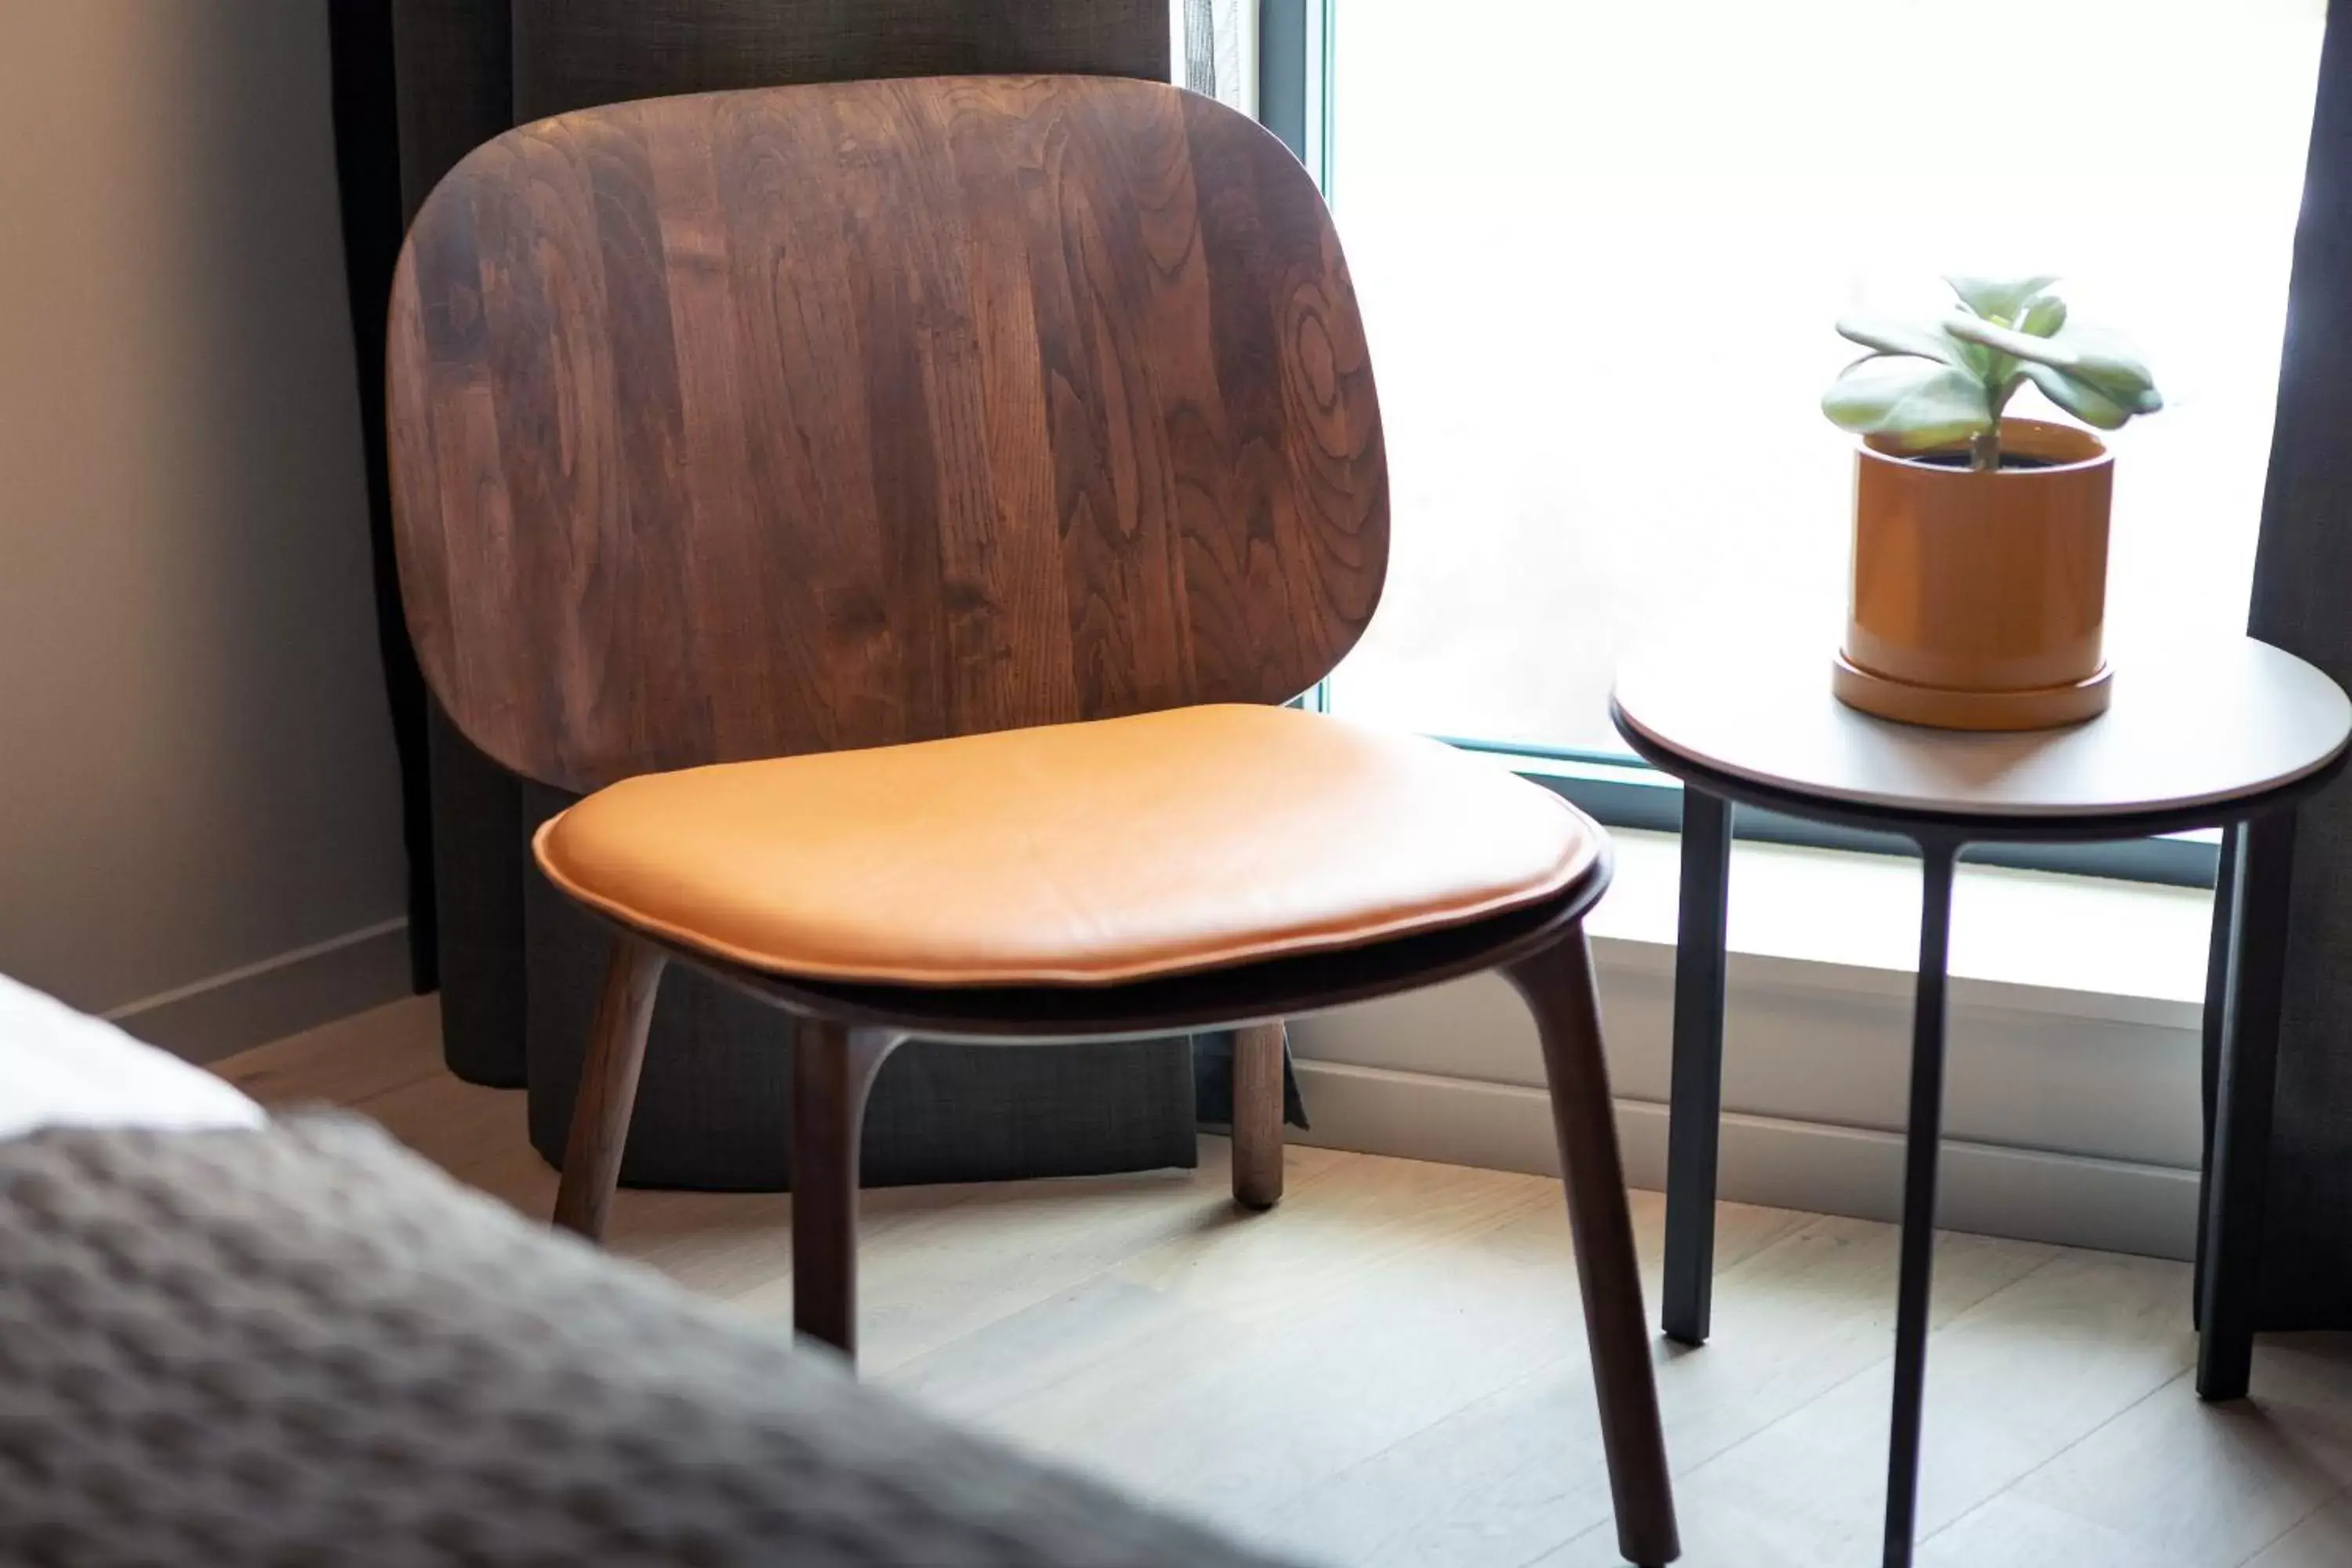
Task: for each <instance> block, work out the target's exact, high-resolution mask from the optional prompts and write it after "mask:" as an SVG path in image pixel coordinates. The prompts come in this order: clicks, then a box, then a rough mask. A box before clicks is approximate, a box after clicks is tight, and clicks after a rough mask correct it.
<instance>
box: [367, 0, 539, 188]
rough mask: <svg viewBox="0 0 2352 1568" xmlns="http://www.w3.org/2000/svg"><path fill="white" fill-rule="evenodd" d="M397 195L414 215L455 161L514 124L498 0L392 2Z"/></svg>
mask: <svg viewBox="0 0 2352 1568" xmlns="http://www.w3.org/2000/svg"><path fill="white" fill-rule="evenodd" d="M392 38H393V60H394V69H395V71H396V72H397V74H398V81H399V93H400V195H401V205H402V209H403V210H404V212H405V213H406V214H407V215H408V216H411V217H414V216H415V215H416V209H417V208H418V207H419V206H421V205H424V202H425V197H426V196H427V195H431V194H432V191H433V187H434V186H435V185H436V184H440V183H441V176H442V175H444V174H447V173H448V172H449V170H450V168H451V167H452V166H453V165H455V164H456V163H457V160H458V159H460V158H462V157H464V156H465V155H466V154H467V153H470V152H472V151H473V150H474V149H475V148H477V147H478V146H480V145H481V144H482V143H483V142H487V141H488V140H489V139H490V138H491V137H493V136H496V135H497V134H498V133H499V132H501V131H504V130H506V129H507V128H508V127H509V126H510V125H512V124H513V123H514V122H515V115H514V55H513V47H512V46H513V34H512V29H511V27H510V26H509V22H508V17H507V7H506V6H505V5H500V4H497V3H495V0H393V7H392Z"/></svg>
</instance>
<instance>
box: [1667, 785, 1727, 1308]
mask: <svg viewBox="0 0 2352 1568" xmlns="http://www.w3.org/2000/svg"><path fill="white" fill-rule="evenodd" d="M1682 856H1683V861H1682V868H1683V880H1682V907H1681V914H1680V918H1679V926H1680V929H1679V930H1678V931H1676V932H1675V1067H1674V1086H1673V1089H1672V1090H1671V1091H1670V1095H1669V1101H1670V1103H1669V1105H1668V1108H1667V1116H1666V1276H1665V1289H1664V1302H1665V1304H1664V1310H1663V1312H1662V1314H1661V1316H1662V1319H1663V1322H1664V1328H1665V1331H1666V1334H1667V1336H1668V1337H1669V1338H1671V1339H1675V1340H1679V1341H1681V1342H1683V1343H1684V1344H1686V1345H1696V1344H1704V1343H1706V1332H1707V1314H1708V1307H1709V1303H1710V1301H1711V1299H1712V1297H1713V1294H1714V1284H1715V1155H1716V1142H1717V1129H1718V1124H1719V1122H1720V1120H1721V1116H1722V1111H1723V973H1724V963H1725V952H1724V948H1725V925H1724V922H1725V916H1726V912H1727V909H1728V907H1729V894H1730V886H1731V803H1730V802H1729V801H1727V800H1725V799H1723V798H1722V797H1721V796H1719V795H1708V794H1706V792H1705V791H1703V790H1698V789H1694V788H1692V787H1690V786H1689V785H1687V784H1686V785H1685V786H1684V788H1683V847H1682Z"/></svg>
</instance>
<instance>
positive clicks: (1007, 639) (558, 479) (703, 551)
mask: <svg viewBox="0 0 2352 1568" xmlns="http://www.w3.org/2000/svg"><path fill="white" fill-rule="evenodd" d="M389 361H390V364H389V380H390V388H389V404H390V421H391V448H392V469H393V490H394V508H395V521H396V538H397V541H398V548H399V560H400V581H401V594H402V598H403V600H404V603H405V605H406V607H407V616H408V625H409V630H410V634H411V636H412V637H414V638H415V644H416V650H417V656H418V658H419V660H420V661H421V663H422V664H423V666H424V669H425V678H426V679H427V681H428V682H429V683H430V684H431V686H432V688H433V690H434V692H435V693H436V695H437V696H438V697H439V699H440V700H441V702H442V703H443V705H444V706H445V707H446V709H447V710H448V711H449V713H450V715H451V716H452V717H453V718H454V719H455V720H456V721H457V725H458V727H459V729H461V730H462V731H464V732H465V733H466V734H467V736H468V737H469V738H470V739H471V740H472V741H473V742H474V743H475V744H477V745H478V746H479V747H480V748H481V749H482V750H483V751H485V752H488V754H489V755H490V756H491V757H493V758H495V759H496V760H497V761H499V763H503V764H504V765H506V766H507V767H509V768H510V769H513V770H514V771H516V772H518V773H524V774H527V775H529V776H530V777H532V778H535V779H538V780H540V781H541V782H542V783H546V784H554V785H558V786H560V787H562V788H567V789H572V790H588V789H593V788H596V787H598V786H601V785H603V784H607V783H610V782H612V781H614V780H615V779H618V778H622V777H625V776H627V775H630V774H633V773H645V772H649V771H653V770H656V769H666V768H676V767H684V766H688V765H692V764H696V763H710V762H721V761H731V760H739V759H746V758H753V757H766V756H780V755H789V754H794V753H800V752H822V751H831V750H836V749H841V748H845V747H853V746H871V745H883V744H889V743H893V742H905V741H916V740H925V739H930V738H934V737H938V736H945V735H955V734H962V733H968V732H971V731H986V730H998V729H1007V728H1012V727H1014V726H1020V725H1029V724H1043V723H1051V722H1055V721H1065V720H1076V719H1094V718H1107V717H1111V716H1114V715H1118V714H1124V713H1132V712H1139V711H1143V710H1152V709H1159V708H1167V707H1173V706H1178V705H1181V704H1186V703H1195V702H1220V701H1248V702H1276V701H1282V700H1286V699H1288V698H1290V697H1292V696H1294V695H1296V694H1297V693H1298V692H1299V691H1302V690H1304V689H1307V687H1309V686H1311V685H1313V684H1314V682H1315V681H1317V680H1318V679H1321V677H1322V676H1323V675H1324V674H1325V673H1326V672H1327V671H1328V670H1329V669H1330V668H1331V667H1332V665H1334V664H1335V663H1337V662H1338V661H1339V658H1340V656H1341V655H1343V654H1344V653H1346V652H1347V650H1348V649H1349V647H1351V646H1352V645H1353V644H1354V642H1355V641H1356V638H1357V637H1358V636H1359V635H1360V633H1361V631H1362V629H1363V626H1364V624H1365V622H1366V621H1367V620H1368V619H1370V616H1371V613H1372V608H1373V605H1375V604H1376V603H1377V601H1378V599H1379V597H1380V590H1381V576H1382V573H1383V571H1384V569H1385V567H1386V564H1387V557H1388V480H1387V468H1386V462H1385V458H1384V457H1383V454H1382V450H1381V426H1380V415H1379V408H1378V405H1377V403H1376V401H1375V398H1374V395H1373V390H1372V378H1371V370H1370V364H1369V363H1368V361H1367V359H1366V355H1365V351H1364V340H1363V331H1362V327H1361V323H1360V321H1359V319H1358V315H1357V310H1356V300H1355V295H1354V292H1353V290H1352V289H1351V287H1350V285H1349V279H1348V270H1347V265H1346V263H1345V261H1344V260H1343V259H1342V258H1341V256H1340V253H1339V239H1338V237H1337V236H1336V235H1335V234H1334V232H1333V230H1332V226H1331V220H1330V215H1329V213H1328V211H1327V210H1326V209H1325V207H1324V205H1323V202H1322V199H1321V197H1320V196H1319V195H1318V194H1317V192H1316V190H1315V188H1314V185H1313V184H1312V182H1311V181H1310V180H1309V179H1308V178H1307V174H1306V172H1305V171H1304V170H1302V169H1301V168H1300V167H1299V166H1298V164H1297V162H1296V161H1295V160H1293V159H1292V157H1291V156H1290V154H1289V153H1287V152H1286V151H1285V150H1284V148H1283V147H1282V145H1281V143H1280V142H1276V140H1275V139H1274V138H1273V137H1271V136H1270V135H1268V134H1267V133H1266V132H1265V131H1264V130H1263V129H1261V128H1260V127H1259V126H1257V125H1256V124H1255V123H1254V122H1253V121H1249V120H1247V119H1245V118H1244V117H1243V116H1241V115H1239V114H1236V113H1234V111H1232V110H1228V109H1226V108H1224V107H1223V106H1222V105H1220V104H1217V103H1215V102H1213V101H1212V100H1207V99H1203V98H1200V97H1196V96H1194V95H1192V94H1189V93H1184V92H1181V91H1179V90H1177V89H1174V88H1171V87H1165V86H1160V85H1157V84H1153V83H1148V82H1137V81H1126V80H1114V79H1097V78H1085V77H1046V78H1033V79H1020V78H995V77H986V78H937V79H925V80H913V81H877V82H851V83H844V84H837V85H824V86H810V87H789V88H777V89H766V90H761V91H751V92H729V93H711V94H705V95H701V96H697V97H689V98H672V99H656V100H646V101H642V102H635V103H624V104H615V105H612V106H609V107H605V108H600V109H593V110H582V111H580V112H577V113H572V114H565V115H561V116H558V117H556V118H554V119H552V120H546V121H540V122H539V123H537V124H533V125H526V126H522V127H520V128H519V129H517V130H514V131H510V132H507V133H506V134H504V135H502V136H499V138H497V139H496V140H495V141H492V142H488V143H486V144H485V145H483V146H482V147H480V148H478V149H477V150H476V151H475V152H474V153H471V154H469V155H468V156H467V158H466V159H465V161H464V162H462V163H459V164H458V165H457V168H456V169H455V170H453V171H452V172H451V173H450V174H449V176H448V177H447V178H446V180H444V181H443V182H442V183H441V184H440V186H439V187H438V188H437V189H436V191H435V192H434V193H433V195H432V196H431V197H430V198H429V199H428V200H427V201H426V202H425V205H424V207H423V209H422V210H421V211H420V212H419V214H418V215H417V219H416V223H415V227H414V229H413V230H412V231H411V233H410V235H409V237H408V243H407V247H406V248H405V249H404V252H403V253H402V256H401V260H400V269H399V273H398V275H397V278H396V279H395V281H394V289H393V300H392V316H391V336H390V343H389Z"/></svg>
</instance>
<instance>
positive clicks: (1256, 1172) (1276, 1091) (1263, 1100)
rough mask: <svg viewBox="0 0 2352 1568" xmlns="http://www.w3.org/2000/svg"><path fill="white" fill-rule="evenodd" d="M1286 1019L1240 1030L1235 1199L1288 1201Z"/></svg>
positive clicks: (1264, 1205) (1250, 1203)
mask: <svg viewBox="0 0 2352 1568" xmlns="http://www.w3.org/2000/svg"><path fill="white" fill-rule="evenodd" d="M1286 1039H1287V1036H1286V1032H1285V1030H1284V1029H1283V1026H1282V1020H1280V1019H1279V1018H1277V1019H1276V1020H1275V1021H1274V1022H1272V1023H1270V1024H1252V1025H1249V1026H1247V1027H1245V1028H1240V1029H1236V1030H1234V1202H1235V1203H1237V1204H1239V1205H1242V1207H1244V1208H1245V1209H1270V1208H1272V1207H1273V1206H1274V1205H1276V1204H1278V1203H1280V1202H1281V1201H1282V1059H1283V1047H1284V1046H1285V1044H1286Z"/></svg>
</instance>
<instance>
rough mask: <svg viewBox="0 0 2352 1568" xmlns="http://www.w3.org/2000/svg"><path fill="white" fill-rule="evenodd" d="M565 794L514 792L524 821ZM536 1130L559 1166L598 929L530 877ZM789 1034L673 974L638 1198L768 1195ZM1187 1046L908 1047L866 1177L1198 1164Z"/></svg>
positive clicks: (885, 1099) (655, 1045) (639, 1116)
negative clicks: (718, 1192)
mask: <svg viewBox="0 0 2352 1568" xmlns="http://www.w3.org/2000/svg"><path fill="white" fill-rule="evenodd" d="M566 798H567V797H565V796H564V795H562V794H561V793H559V792H557V791H554V790H550V789H546V788H543V787H541V786H540V785H537V784H530V785H526V786H525V799H526V803H527V805H528V807H529V810H530V817H531V821H532V822H533V824H534V825H535V824H536V823H537V822H538V821H542V820H544V819H545V818H546V817H547V816H551V815H552V814H553V813H555V812H557V811H560V810H562V807H563V805H565V803H566ZM524 902H525V917H524V918H525V924H526V926H527V928H528V948H529V951H530V1003H529V1019H530V1021H529V1041H530V1046H529V1049H530V1135H531V1142H532V1144H533V1145H534V1146H535V1147H537V1148H538V1150H539V1151H540V1152H541V1154H543V1155H545V1156H546V1157H547V1158H548V1159H549V1160H550V1161H551V1162H554V1163H561V1161H562V1157H563V1142H564V1134H565V1131H566V1129H567V1127H568V1125H569V1123H570V1120H571V1115H572V1097H573V1095H574V1094H575V1093H576V1092H577V1088H578V1084H579V1079H580V1062H581V1058H582V1055H583V1052H584V1050H585V1049H586V1046H587V1038H588V1028H589V1025H590V1023H591V1021H592V1020H593V1016H594V1014H595V999H596V989H597V984H598V981H599V980H600V978H601V976H602V973H603V969H604V955H605V952H606V950H607V943H608V942H609V937H608V935H607V931H606V928H604V926H602V925H600V924H599V923H598V922H597V921H595V920H594V919H593V917H591V916H589V915H587V914H586V913H584V912H583V911H582V910H580V909H579V908H578V907H577V906H576V905H574V904H573V903H572V901H571V900H568V899H566V898H564V897H563V895H562V894H561V893H559V892H557V891H556V890H555V889H554V888H553V886H552V885H551V884H550V883H549V882H548V880H547V879H545V878H544V877H541V876H540V875H539V874H538V873H537V871H536V870H535V869H534V870H533V871H532V872H531V874H530V879H529V890H528V892H527V894H526V896H525V900H524ZM791 1122H792V1027H791V1022H790V1020H789V1019H788V1018H786V1016H784V1015H783V1014H782V1013H781V1012H779V1011H777V1010H776V1009H775V1008H773V1007H771V1006H769V1005H766V1004H765V1003H762V1002H760V1001H757V1000H755V999H754V998H752V997H750V996H746V995H744V994H742V993H741V992H739V991H737V990H735V989H734V988H733V987H731V986H728V985H722V984H719V982H717V981H715V980H712V979H710V978H709V976H707V975H704V974H701V973H697V972H695V971H694V970H692V969H690V968H688V966H686V965H684V964H672V965H671V966H670V967H669V969H668V971H667V973H665V974H664V975H663V977H662V987H661V995H660V1000H659V1001H658V1003H657V1004H656V1006H655V1009H654V1023H653V1033H652V1035H651V1037H650V1038H649V1039H648V1040H647V1043H646V1066H645V1073H644V1077H643V1078H642V1079H641V1080H640V1081H639V1083H638V1086H637V1104H636V1110H635V1114H634V1115H633V1116H632V1117H631V1119H630V1124H629V1142H628V1151H627V1154H626V1156H625V1158H624V1160H623V1162H622V1166H621V1179H622V1181H624V1182H625V1183H627V1184H631V1185H633V1186H665V1187H670V1186H675V1187H704V1188H718V1189H734V1190H754V1191H774V1190H778V1189H781V1188H782V1187H784V1186H785V1185H787V1184H788V1182H789V1177H790V1160H791V1155H792V1126H791ZM1194 1127H1195V1120H1194V1110H1193V1075H1192V1052H1191V1049H1190V1047H1189V1046H1188V1045H1187V1043H1186V1042H1185V1041H1184V1040H1182V1039H1175V1040H1142V1041H1126V1042H1122V1043H1119V1044H1113V1045H1076V1046H1052V1047H1007V1046H956V1045H947V1044H942V1043H939V1042H935V1041H921V1040H917V1041H912V1042H909V1043H908V1045H906V1046H905V1047H901V1048H900V1049H899V1050H898V1052H897V1053H896V1054H895V1055H894V1056H892V1057H891V1058H890V1059H889V1061H887V1063H885V1064H884V1065H883V1068H882V1074H881V1076H880V1077H879V1078H878V1079H876V1080H875V1084H874V1098H873V1100H872V1101H871V1102H870V1103H869V1104H868V1106H867V1108H866V1140H865V1149H864V1164H863V1170H864V1179H865V1182H866V1184H867V1185H869V1186H891V1185H897V1184H903V1183H908V1182H950V1181H956V1182H983V1181H1004V1180H1011V1179H1014V1178H1018V1177H1025V1176H1074V1175H1091V1174H1096V1173H1102V1172H1107V1171H1132V1170H1145V1169H1150V1168H1153V1167H1157V1166H1169V1165H1181V1166H1190V1165H1193V1164H1195V1163H1198V1161H1199V1152H1198V1141H1197V1139H1196V1137H1195V1134H1194Z"/></svg>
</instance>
